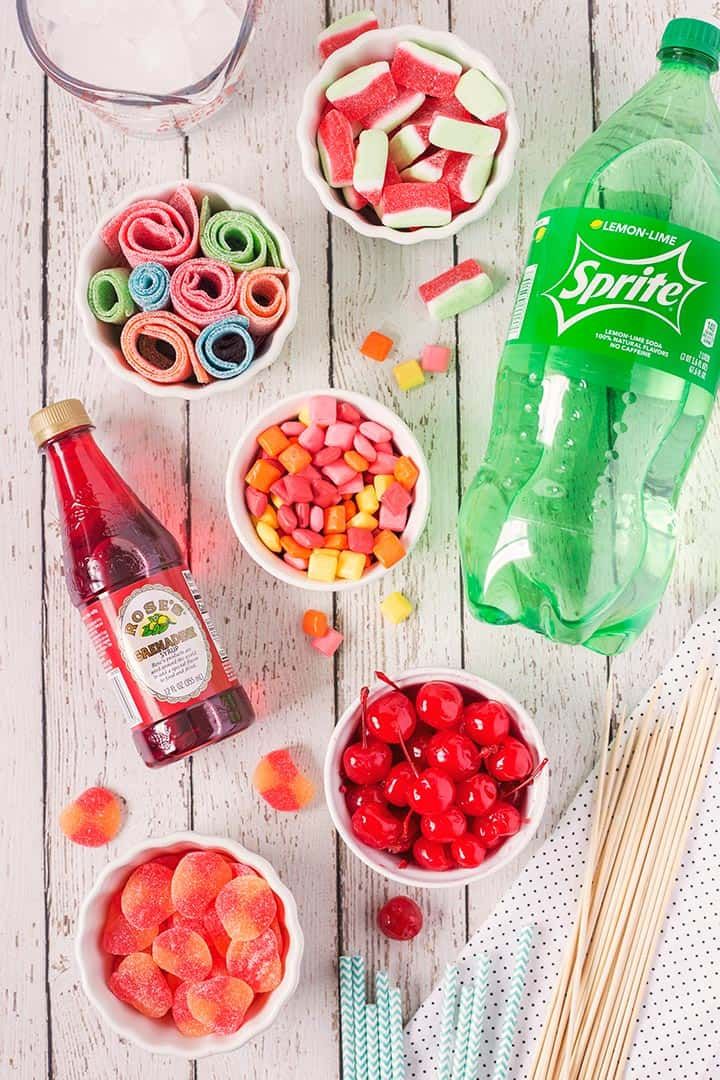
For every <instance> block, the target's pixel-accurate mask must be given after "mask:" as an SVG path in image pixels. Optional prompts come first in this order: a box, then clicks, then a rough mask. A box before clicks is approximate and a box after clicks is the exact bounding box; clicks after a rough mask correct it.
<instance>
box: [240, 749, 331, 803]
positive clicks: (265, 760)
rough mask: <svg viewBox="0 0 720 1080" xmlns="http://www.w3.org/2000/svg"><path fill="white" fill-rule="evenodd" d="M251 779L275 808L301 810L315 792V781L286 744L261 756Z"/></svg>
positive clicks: (257, 789) (266, 800)
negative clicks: (295, 759)
mask: <svg viewBox="0 0 720 1080" xmlns="http://www.w3.org/2000/svg"><path fill="white" fill-rule="evenodd" d="M252 783H253V787H254V788H255V790H256V791H257V793H258V795H260V796H262V798H263V799H264V800H265V802H267V803H269V805H270V806H272V808H273V809H274V810H282V811H294V810H302V808H303V806H307V804H308V803H309V802H311V800H312V799H313V798H314V796H315V785H314V784H313V782H312V780H310V778H309V777H307V776H305V775H304V773H302V772H301V771H300V769H298V767H297V765H296V764H295V762H294V760H293V758H292V755H291V753H290V751H289V750H288V749H287V748H286V749H283V750H272V751H271V752H270V753H269V754H266V755H265V756H264V757H262V758H260V761H259V762H258V763H257V765H256V766H255V771H254V773H253V777H252Z"/></svg>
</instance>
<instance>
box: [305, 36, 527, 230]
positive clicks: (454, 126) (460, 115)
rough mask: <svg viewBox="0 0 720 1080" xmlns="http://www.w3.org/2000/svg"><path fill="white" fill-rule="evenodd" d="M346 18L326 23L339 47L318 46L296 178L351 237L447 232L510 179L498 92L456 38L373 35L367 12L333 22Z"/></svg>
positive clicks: (481, 209) (511, 156)
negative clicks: (319, 62) (334, 29)
mask: <svg viewBox="0 0 720 1080" xmlns="http://www.w3.org/2000/svg"><path fill="white" fill-rule="evenodd" d="M352 19H355V24H354V25H352V26H351V25H347V26H343V25H338V27H337V34H336V35H335V37H336V44H337V45H338V46H339V47H337V48H334V45H333V44H330V43H329V40H326V39H325V38H321V41H320V52H321V56H327V58H326V59H325V62H324V63H323V65H322V67H321V69H320V71H319V72H318V74H317V75H316V76H315V78H314V79H312V81H311V82H310V83H309V85H308V87H307V89H306V91H305V96H304V98H303V105H302V111H301V113H300V118H299V120H298V125H297V138H298V142H299V145H300V151H301V159H302V168H303V172H304V174H305V176H306V178H307V179H308V180H309V181H310V183H311V184H312V186H313V188H314V189H315V191H316V193H317V195H318V197H319V198H320V201H321V202H322V204H323V206H324V207H325V208H326V210H328V211H329V212H330V213H331V214H334V215H335V216H336V217H339V218H342V220H343V221H346V222H347V223H348V224H349V225H350V226H351V228H353V229H354V230H355V231H356V232H359V233H361V234H362V235H363V236H369V237H382V238H384V239H386V240H390V241H392V242H393V243H395V244H417V243H419V242H420V241H422V240H430V239H441V238H444V237H447V236H453V235H454V234H455V233H457V232H459V230H460V229H462V228H464V227H465V225H469V224H470V223H471V222H473V221H477V220H479V219H480V218H482V217H484V216H485V215H486V214H487V213H488V212H489V211H490V209H491V207H492V206H493V204H494V203H495V200H496V199H497V197H498V195H499V194H500V192H501V191H502V190H503V188H505V187H506V186H507V184H508V183H509V181H510V178H511V176H512V173H513V170H514V167H515V155H516V153H517V148H518V145H519V142H520V128H519V124H518V119H517V114H516V110H515V105H514V102H513V97H512V93H511V91H510V88H509V87H508V85H507V83H505V82H504V80H503V79H502V77H501V76H500V74H499V72H498V71H497V69H496V68H495V66H494V64H493V63H492V62H491V61H490V60H489V59H488V57H487V56H485V55H484V54H483V53H481V52H479V51H478V50H477V49H474V48H472V47H471V46H470V45H468V44H467V43H466V42H464V41H463V40H462V39H461V38H459V37H458V36H457V35H456V34H452V33H448V32H446V31H442V30H429V29H426V28H425V27H423V26H398V27H393V28H389V29H381V28H378V26H377V22H376V20H375V19H374V17H373V18H372V19H370V18H366V19H364V20H362V19H360V17H359V16H348V17H347V20H340V23H341V24H342V23H343V22H344V21H348V20H352ZM361 31H362V32H361ZM355 33H356V34H358V36H356V37H354V38H353V39H352V40H350V41H349V43H347V44H341V42H343V41H346V40H347V39H348V38H349V37H351V36H352V34H355ZM327 34H328V35H330V37H332V28H330V29H329V30H328V31H327ZM331 48H332V49H333V51H331V52H329V50H330V49H331ZM328 53H329V54H328Z"/></svg>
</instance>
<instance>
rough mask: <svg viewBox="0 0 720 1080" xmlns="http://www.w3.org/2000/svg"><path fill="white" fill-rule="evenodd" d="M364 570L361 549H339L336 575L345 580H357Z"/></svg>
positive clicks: (363, 558) (363, 557)
mask: <svg viewBox="0 0 720 1080" xmlns="http://www.w3.org/2000/svg"><path fill="white" fill-rule="evenodd" d="M364 571H365V556H364V555H363V554H362V552H361V551H341V552H340V558H339V559H338V568H337V576H338V577H339V578H344V579H345V580H346V581H359V580H360V578H361V577H362V576H363V573H364Z"/></svg>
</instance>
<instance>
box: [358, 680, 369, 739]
mask: <svg viewBox="0 0 720 1080" xmlns="http://www.w3.org/2000/svg"><path fill="white" fill-rule="evenodd" d="M369 696H370V688H369V687H368V686H363V688H362V690H361V691H360V735H361V738H362V744H363V747H366V746H367V700H368V697H369Z"/></svg>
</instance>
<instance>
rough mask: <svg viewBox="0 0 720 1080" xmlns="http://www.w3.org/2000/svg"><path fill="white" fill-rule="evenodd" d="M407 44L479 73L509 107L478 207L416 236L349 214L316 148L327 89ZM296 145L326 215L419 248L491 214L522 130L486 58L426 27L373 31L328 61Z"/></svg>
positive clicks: (315, 82)
mask: <svg viewBox="0 0 720 1080" xmlns="http://www.w3.org/2000/svg"><path fill="white" fill-rule="evenodd" d="M407 40H410V41H415V42H418V43H420V44H422V45H427V46H428V47H429V48H431V49H435V50H436V51H437V52H441V53H444V54H445V55H447V56H450V57H452V58H453V59H454V60H457V61H458V62H459V63H461V64H462V65H463V67H464V68H479V70H480V71H482V72H483V73H484V74H485V75H487V77H488V78H489V79H490V80H491V81H492V82H493V83H495V85H496V86H497V88H498V89H499V90H500V92H501V93H502V95H503V97H504V98H505V100H506V102H507V106H508V110H507V122H506V127H505V141H504V143H503V145H502V147H501V148H500V150H499V151H498V153H497V154H496V156H495V165H494V167H493V174H492V176H491V178H490V182H489V183H488V185H487V187H486V188H485V191H484V192H483V194H482V196H481V197H480V199H479V200H478V202H476V203H475V205H474V206H473V207H472V208H471V209H470V210H465V211H464V212H463V213H462V214H456V215H455V217H454V218H453V219H452V221H450V222H449V223H448V224H447V225H441V226H438V227H437V228H429V227H425V228H422V229H415V230H414V231H408V230H403V229H390V228H388V226H387V225H373V224H372V223H371V222H369V221H367V220H366V219H365V218H364V217H363V215H362V214H361V213H360V212H358V211H356V210H351V209H350V207H349V206H348V205H347V203H346V202H345V200H344V199H343V196H342V194H341V192H340V191H338V190H337V189H336V188H332V187H330V185H329V184H328V182H327V181H326V179H325V177H324V175H323V171H322V168H321V166H320V158H319V156H318V151H317V142H316V136H317V129H318V124H319V122H320V116H321V114H322V110H323V106H324V105H325V103H326V98H325V91H326V90H327V88H328V86H329V85H330V84H331V83H333V82H335V80H336V79H339V78H340V77H341V76H342V75H346V74H347V73H348V72H349V71H353V70H354V69H355V68H357V67H361V66H362V65H363V64H369V63H372V62H373V61H375V60H390V58H391V57H392V55H393V53H394V51H395V46H396V45H397V44H398V43H399V42H400V41H407ZM297 139H298V143H299V144H300V156H301V160H302V169H303V172H304V173H305V176H306V177H307V179H308V180H309V181H310V183H311V184H312V186H313V187H314V188H315V191H316V192H317V194H318V197H319V199H320V201H321V203H322V204H323V206H324V207H325V209H326V210H328V211H329V212H330V213H331V214H334V215H335V217H339V218H342V220H343V221H346V222H347V223H348V225H350V226H351V228H353V229H354V230H355V232H358V233H360V234H361V235H362V236H369V237H373V238H376V237H380V238H382V239H384V240H390V241H391V242H392V243H393V244H402V245H408V244H419V243H421V242H422V241H423V240H442V239H443V238H444V237H447V236H454V235H455V234H456V233H458V232H460V230H461V229H464V228H465V226H466V225H470V224H472V222H473V221H479V220H480V218H484V217H485V216H486V214H488V212H489V211H490V209H491V208H492V206H493V204H494V203H495V200H496V199H497V197H498V195H499V194H500V192H501V191H502V190H503V188H504V187H506V186H507V184H508V183H509V181H510V178H511V176H512V174H513V171H514V168H515V155H516V153H517V149H518V146H519V144H520V126H519V123H518V118H517V110H516V108H515V102H514V100H513V96H512V93H511V91H510V88H509V87H508V85H507V83H506V82H505V81H504V80H503V79H502V78H501V77H500V75H499V74H498V72H497V69H496V68H495V65H494V64H493V63H492V61H491V60H489V59H488V57H487V56H485V55H484V53H481V52H479V51H478V50H477V49H473V48H472V47H471V46H470V45H468V44H467V43H466V42H465V41H463V40H462V38H460V37H458V36H457V34H451V33H450V32H449V31H447V30H428V29H427V28H426V27H424V26H395V27H392V28H390V29H386V30H383V29H381V30H369V31H368V32H367V33H365V34H361V36H360V37H358V38H355V40H354V41H351V42H350V44H349V45H344V46H343V48H341V49H338V50H337V51H336V52H334V53H332V54H331V55H330V56H329V57H328V58H327V60H326V61H325V63H324V64H323V66H322V67H321V68H320V71H319V72H318V73H317V75H316V76H315V77H314V78H313V79H312V80H311V81H310V83H309V84H308V86H307V88H306V90H305V94H304V97H303V103H302V109H301V111H300V117H299V119H298V124H297Z"/></svg>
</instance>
